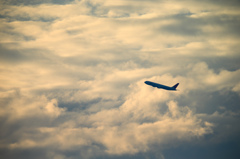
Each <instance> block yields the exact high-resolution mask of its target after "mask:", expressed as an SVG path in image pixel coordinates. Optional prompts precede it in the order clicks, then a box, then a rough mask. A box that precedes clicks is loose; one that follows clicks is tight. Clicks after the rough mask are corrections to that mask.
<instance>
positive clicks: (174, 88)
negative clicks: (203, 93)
mask: <svg viewBox="0 0 240 159" xmlns="http://www.w3.org/2000/svg"><path fill="white" fill-rule="evenodd" d="M144 83H145V84H147V85H150V86H152V87H157V88H161V89H166V90H170V91H176V90H177V89H176V87H177V86H176V87H175V86H173V87H169V86H165V85H162V84H159V83H154V82H151V81H145V82H144ZM177 85H178V84H177Z"/></svg>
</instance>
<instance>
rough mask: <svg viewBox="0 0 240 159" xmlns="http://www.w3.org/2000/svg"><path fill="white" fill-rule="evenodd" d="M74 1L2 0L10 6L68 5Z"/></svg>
mask: <svg viewBox="0 0 240 159" xmlns="http://www.w3.org/2000/svg"><path fill="white" fill-rule="evenodd" d="M73 1H74V0H2V1H1V2H2V3H3V4H8V5H39V4H46V3H47V4H48V3H49V4H51V3H52V4H61V5H64V4H68V3H71V2H73Z"/></svg>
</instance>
